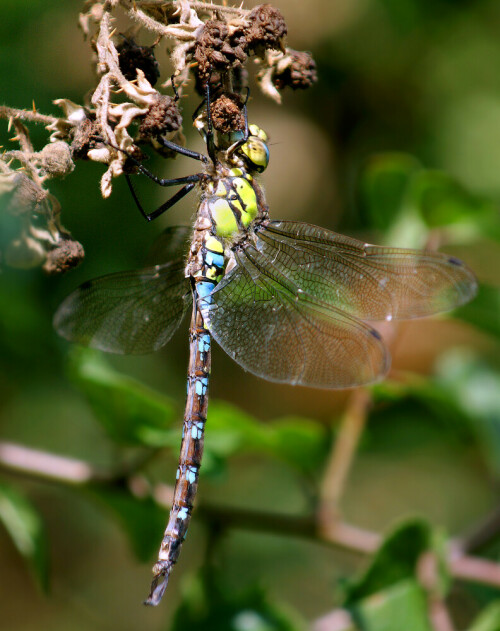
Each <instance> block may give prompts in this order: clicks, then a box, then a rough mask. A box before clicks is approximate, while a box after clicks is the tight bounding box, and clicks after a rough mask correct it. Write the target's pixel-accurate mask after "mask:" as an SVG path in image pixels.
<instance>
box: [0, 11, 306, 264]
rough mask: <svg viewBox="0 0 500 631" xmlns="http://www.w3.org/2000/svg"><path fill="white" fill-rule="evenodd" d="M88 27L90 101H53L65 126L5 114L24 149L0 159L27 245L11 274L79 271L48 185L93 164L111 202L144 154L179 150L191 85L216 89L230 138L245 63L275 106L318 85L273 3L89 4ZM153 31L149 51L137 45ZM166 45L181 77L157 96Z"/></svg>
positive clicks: (0, 173)
mask: <svg viewBox="0 0 500 631" xmlns="http://www.w3.org/2000/svg"><path fill="white" fill-rule="evenodd" d="M118 12H121V18H122V20H123V12H124V13H125V17H126V18H128V19H129V21H130V28H128V29H127V33H132V32H133V33H134V36H133V37H132V36H131V35H122V34H120V33H117V32H115V26H116V18H117V17H118ZM80 26H81V28H82V31H83V33H84V36H85V37H86V38H87V39H88V40H89V41H90V44H91V52H92V53H93V55H94V62H95V68H96V77H97V82H96V85H95V87H94V89H93V91H92V93H91V97H90V98H89V99H87V100H85V101H84V104H78V103H73V102H71V101H69V100H68V99H64V98H63V99H58V100H57V101H54V103H55V104H56V105H58V106H59V107H60V108H61V109H62V112H63V113H62V115H61V116H60V117H53V116H43V115H41V114H39V113H38V112H36V111H35V112H33V111H24V110H23V111H21V110H11V109H10V108H5V107H4V108H0V118H6V119H8V120H10V121H11V124H14V126H15V129H16V132H17V136H16V138H15V140H18V142H19V144H20V149H19V150H18V151H10V152H7V153H6V154H4V156H3V159H0V194H3V195H6V196H7V197H9V196H10V197H9V200H8V202H7V203H6V208H7V212H8V213H10V214H14V215H15V216H16V217H17V218H18V220H19V222H20V228H19V234H20V236H19V239H17V240H16V242H15V243H13V244H11V247H10V250H9V255H4V257H3V258H4V260H7V261H8V262H11V263H12V264H15V265H24V266H32V265H37V264H42V265H43V266H44V269H46V271H48V272H57V271H63V270H65V269H68V268H70V267H71V266H73V265H75V264H77V262H78V261H79V260H80V259H81V257H82V256H83V249H82V248H81V246H80V245H79V244H77V242H75V241H73V240H72V239H71V236H70V235H69V233H68V232H67V231H66V230H64V228H63V227H62V226H61V225H60V222H59V210H60V209H59V204H58V202H57V200H55V198H53V197H52V196H51V195H50V193H49V192H48V191H47V189H46V183H47V182H48V181H49V180H50V179H51V178H53V177H64V176H65V175H68V174H69V173H70V172H71V171H72V169H73V168H74V163H75V161H78V160H93V161H96V162H100V163H102V164H103V165H105V166H106V171H105V173H104V174H103V176H102V178H101V192H102V195H103V196H104V197H108V196H109V195H110V194H111V191H112V181H113V179H114V178H115V177H117V176H120V175H121V174H122V173H124V172H131V171H134V170H135V169H136V165H137V161H141V160H142V159H143V158H144V155H145V154H144V153H143V151H142V147H144V146H149V147H151V148H153V149H154V150H155V151H158V152H159V153H161V155H163V156H165V157H169V156H170V155H171V151H170V150H169V149H166V148H165V146H164V145H163V144H162V143H161V142H158V139H159V138H160V137H163V138H165V139H166V140H169V141H173V142H176V143H178V144H183V142H184V136H183V133H182V115H181V110H180V107H179V105H180V97H181V96H182V94H183V92H184V91H185V90H186V87H187V85H188V82H189V79H191V78H192V77H193V78H194V80H195V82H194V83H195V87H196V88H197V89H198V90H199V91H201V92H202V94H204V92H205V89H206V86H207V84H208V85H209V86H210V90H211V95H212V99H213V100H212V117H213V124H214V128H215V129H216V130H218V131H220V132H222V133H228V132H231V131H235V130H241V129H243V128H244V124H245V122H244V116H243V104H244V101H245V99H246V94H245V92H244V88H245V87H246V83H247V77H248V65H249V61H255V62H256V63H257V64H258V66H259V71H258V74H257V79H258V81H259V83H260V86H261V88H262V90H263V91H264V93H265V94H267V95H268V96H270V97H271V98H273V99H275V100H276V101H278V102H279V101H280V99H281V95H280V91H281V90H283V89H284V88H285V87H286V86H289V87H291V88H292V89H297V88H306V87H308V86H310V85H311V84H312V83H314V81H315V80H316V68H315V65H314V61H313V60H312V58H311V56H310V55H309V54H308V53H300V52H296V51H292V50H288V49H287V48H286V46H285V37H286V34H287V27H286V23H285V21H284V18H283V15H282V14H281V13H280V11H279V10H278V9H276V8H274V7H272V6H271V5H269V4H263V5H260V6H257V7H255V8H254V9H252V10H251V11H248V10H245V9H243V8H231V7H227V6H217V5H214V4H212V3H210V2H206V3H205V2H199V1H197V2H191V1H190V0H165V3H161V4H160V3H156V2H150V1H148V0H120V1H118V0H86V2H85V9H84V13H82V14H81V15H80ZM151 33H153V34H154V36H155V38H156V39H155V42H154V44H153V45H146V43H145V42H141V39H143V38H144V39H146V37H148V34H151ZM164 40H168V51H169V55H170V60H171V62H172V64H173V69H174V70H173V76H172V75H171V70H170V71H169V74H168V75H167V78H166V79H165V78H164V82H163V83H162V84H161V86H160V87H159V88H157V87H156V85H157V83H158V80H159V79H160V78H161V75H162V73H161V69H160V66H159V64H158V61H157V60H156V56H155V50H157V48H158V46H160V45H161V44H162V43H163V41H164ZM140 42H141V43H140ZM174 82H175V84H174ZM242 94H243V95H245V98H244V97H243V96H242ZM21 121H24V122H36V123H41V124H43V125H44V126H45V127H46V129H47V131H48V133H49V134H50V138H49V142H48V144H47V145H46V146H45V147H43V148H42V149H41V150H40V151H36V150H35V149H34V148H33V147H32V145H31V140H30V136H29V132H28V130H27V128H26V127H25V126H24V124H23V123H22V122H21ZM138 145H140V146H141V148H139V146H138ZM130 158H133V159H132V160H131V159H130ZM41 218H42V219H41ZM40 225H43V229H40Z"/></svg>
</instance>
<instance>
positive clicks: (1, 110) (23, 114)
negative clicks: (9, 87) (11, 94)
mask: <svg viewBox="0 0 500 631" xmlns="http://www.w3.org/2000/svg"><path fill="white" fill-rule="evenodd" d="M0 118H12V119H14V120H15V119H19V120H22V121H26V122H30V123H41V124H42V125H53V124H55V123H57V122H58V121H59V119H58V118H56V117H55V116H47V115H46V114H39V113H38V112H36V111H34V110H20V109H17V108H15V107H7V106H6V105H0Z"/></svg>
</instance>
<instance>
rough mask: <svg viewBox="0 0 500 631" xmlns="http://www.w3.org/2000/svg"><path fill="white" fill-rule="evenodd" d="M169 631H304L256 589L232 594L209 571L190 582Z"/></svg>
mask: <svg viewBox="0 0 500 631" xmlns="http://www.w3.org/2000/svg"><path fill="white" fill-rule="evenodd" d="M183 591H184V593H183V598H182V602H181V604H180V606H179V608H178V609H177V611H176V612H175V615H174V620H173V624H172V627H171V630H172V631H305V629H306V625H305V623H304V622H303V621H302V620H301V619H300V618H299V616H298V615H297V614H296V613H295V612H292V611H290V610H288V609H285V608H284V607H283V606H282V605H278V604H277V603H275V602H272V601H271V600H270V599H269V598H268V596H267V595H266V594H265V593H264V591H263V590H262V589H261V588H259V587H253V588H250V589H248V590H247V591H245V592H243V593H239V594H235V593H234V592H233V590H231V588H230V587H229V585H223V584H222V583H221V580H220V579H219V577H218V576H217V575H214V574H213V573H212V571H211V568H209V569H208V570H207V571H206V572H204V573H203V574H200V575H197V576H196V577H194V578H191V579H190V582H189V585H188V587H187V588H186V589H184V590H183Z"/></svg>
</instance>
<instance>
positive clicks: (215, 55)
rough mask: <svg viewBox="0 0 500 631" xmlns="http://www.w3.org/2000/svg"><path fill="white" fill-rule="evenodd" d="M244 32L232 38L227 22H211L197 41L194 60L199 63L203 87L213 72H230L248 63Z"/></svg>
mask: <svg viewBox="0 0 500 631" xmlns="http://www.w3.org/2000/svg"><path fill="white" fill-rule="evenodd" d="M241 36H242V32H240V31H235V32H234V33H233V35H231V36H230V34H229V28H228V26H227V24H226V23H225V22H221V21H218V20H209V21H208V22H206V23H205V25H204V27H203V28H202V30H201V32H200V34H199V36H198V39H197V41H196V46H195V51H194V58H195V59H196V61H197V62H198V74H199V77H200V80H201V82H202V84H203V85H205V84H206V81H207V79H208V78H209V77H210V74H211V73H212V72H213V71H216V72H217V71H219V72H228V71H229V70H231V68H235V67H238V66H240V65H241V64H243V63H244V62H245V61H246V58H247V55H246V52H245V48H246V40H245V38H243V39H242V37H241Z"/></svg>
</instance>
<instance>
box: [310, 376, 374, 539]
mask: <svg viewBox="0 0 500 631" xmlns="http://www.w3.org/2000/svg"><path fill="white" fill-rule="evenodd" d="M370 404H371V397H370V394H369V392H368V390H366V389H363V388H358V389H357V390H355V391H354V392H353V393H352V394H351V397H350V399H349V403H348V405H347V409H346V411H345V414H344V416H343V418H342V421H341V425H340V430H339V433H338V435H337V438H336V440H335V442H334V445H333V448H332V452H331V455H330V459H329V462H328V464H327V466H326V469H325V473H324V476H323V483H322V487H321V493H320V498H321V499H320V502H321V506H320V519H321V521H322V523H324V526H325V528H328V525H329V524H330V523H335V522H336V521H337V517H338V505H339V501H340V499H341V497H342V493H343V491H344V488H345V484H346V481H347V476H348V475H349V471H350V469H351V466H352V462H353V460H354V457H355V454H356V450H357V448H358V444H359V441H360V438H361V435H362V433H363V429H364V427H365V423H366V419H367V416H368V409H369V407H370Z"/></svg>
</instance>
